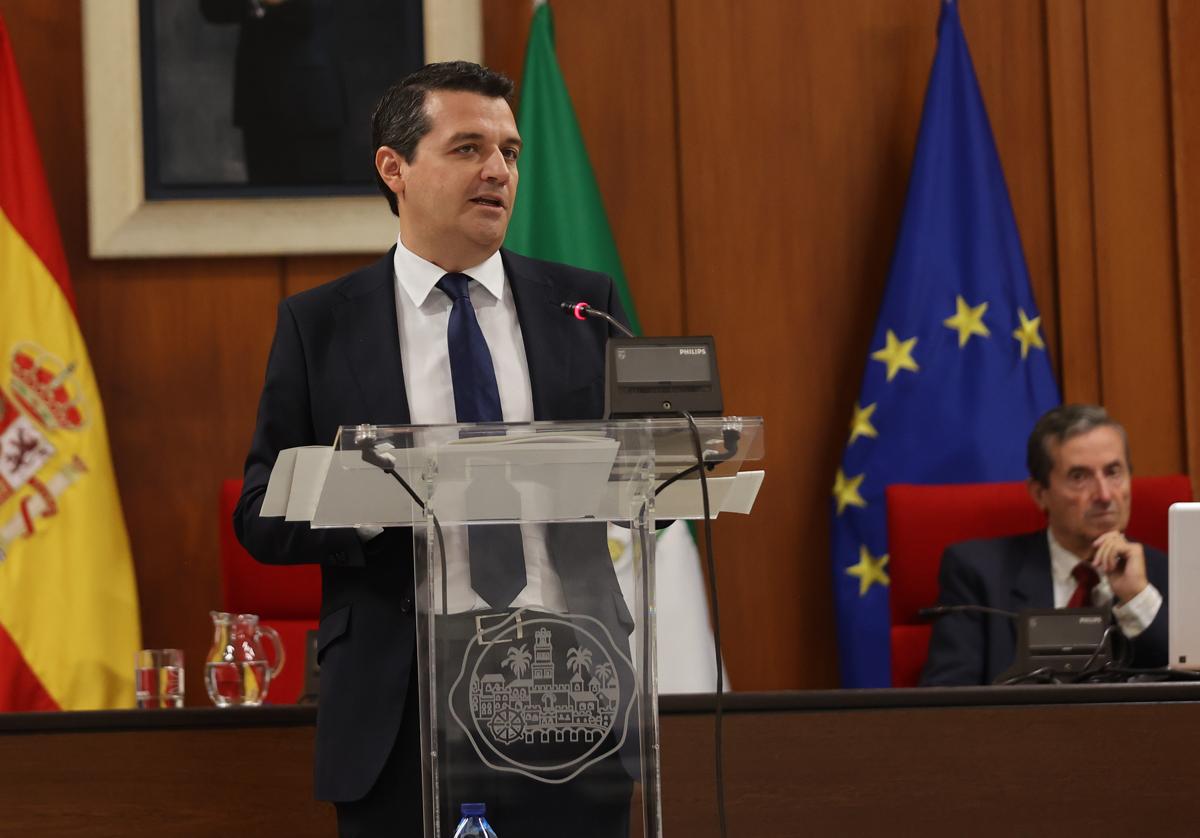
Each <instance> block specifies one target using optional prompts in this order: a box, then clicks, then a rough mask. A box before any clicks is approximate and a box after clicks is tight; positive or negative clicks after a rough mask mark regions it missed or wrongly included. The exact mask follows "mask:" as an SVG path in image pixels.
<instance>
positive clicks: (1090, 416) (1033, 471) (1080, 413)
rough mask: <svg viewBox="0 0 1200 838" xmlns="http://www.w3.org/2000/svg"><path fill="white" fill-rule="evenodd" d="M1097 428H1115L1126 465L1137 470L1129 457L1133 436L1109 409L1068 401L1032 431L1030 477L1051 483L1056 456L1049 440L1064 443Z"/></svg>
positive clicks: (1027, 456)
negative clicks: (1130, 438)
mask: <svg viewBox="0 0 1200 838" xmlns="http://www.w3.org/2000/svg"><path fill="white" fill-rule="evenodd" d="M1096 428H1115V429H1116V431H1117V433H1119V434H1120V435H1121V441H1122V442H1123V443H1124V444H1125V464H1126V465H1127V466H1128V467H1129V470H1130V471H1131V472H1132V471H1133V461H1132V460H1131V459H1130V457H1129V435H1128V434H1126V433H1125V428H1124V427H1123V426H1122V425H1121V423H1120V422H1118V421H1117V420H1116V419H1113V418H1112V417H1111V416H1109V415H1108V411H1106V410H1105V409H1104V408H1102V407H1100V406H1099V405H1095V404H1064V405H1059V406H1058V407H1056V408H1054V409H1053V410H1051V411H1049V412H1048V413H1046V414H1045V415H1044V416H1042V418H1041V419H1038V421H1037V424H1036V425H1034V426H1033V432H1032V433H1030V434H1029V445H1028V447H1027V449H1026V452H1025V464H1026V466H1028V468H1029V476H1030V478H1032V479H1033V480H1036V481H1037V482H1038V483H1040V484H1041V485H1043V486H1049V485H1050V472H1051V471H1053V470H1054V458H1053V457H1052V456H1050V451H1049V449H1048V446H1047V443H1048V442H1049V441H1050V440H1054V441H1055V442H1057V443H1058V444H1059V445H1062V444H1063V443H1064V442H1066V441H1067V440H1068V439H1071V438H1072V437H1077V436H1079V435H1080V434H1086V433H1087V432H1088V431H1094V430H1095V429H1096Z"/></svg>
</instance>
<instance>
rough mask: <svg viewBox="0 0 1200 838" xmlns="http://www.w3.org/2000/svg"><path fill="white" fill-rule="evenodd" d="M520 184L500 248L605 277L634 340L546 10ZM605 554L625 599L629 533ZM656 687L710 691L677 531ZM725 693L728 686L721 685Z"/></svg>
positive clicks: (618, 534) (705, 637)
mask: <svg viewBox="0 0 1200 838" xmlns="http://www.w3.org/2000/svg"><path fill="white" fill-rule="evenodd" d="M517 128H518V129H519V130H520V132H521V140H522V143H523V149H522V151H521V159H520V163H519V167H520V173H521V178H520V185H519V188H518V200H517V204H516V208H515V210H514V211H513V217H512V221H511V223H510V224H509V227H508V237H507V238H506V240H505V242H504V244H505V247H507V248H508V249H510V250H513V251H515V252H517V253H521V254H523V255H525V256H530V257H533V258H535V259H547V260H550V261H553V262H566V263H567V264H570V265H575V266H577V267H580V268H587V269H588V270H593V271H601V272H603V273H606V274H608V275H609V276H611V277H612V278H613V281H614V282H615V283H616V285H617V292H618V293H619V295H620V297H621V303H622V305H624V307H625V312H626V314H628V315H629V321H630V325H631V326H632V327H633V330H634V332H636V333H638V334H641V325H640V323H639V322H638V316H637V310H636V308H635V307H634V304H633V297H632V296H631V295H630V293H629V287H628V286H627V285H626V283H625V273H624V271H622V270H621V259H620V256H618V254H617V245H616V243H615V242H614V241H613V236H612V230H611V228H610V227H609V226H608V217H607V216H606V215H605V213H604V203H603V202H602V201H601V198H600V190H599V189H598V188H597V187H596V177H595V175H594V174H593V172H592V164H591V162H590V161H589V160H588V155H587V148H586V147H585V146H584V143H583V135H582V134H581V133H580V131H579V122H578V120H576V118H575V109H574V108H573V107H572V106H571V96H570V94H569V93H568V92H567V86H566V83H565V82H564V81H563V77H562V73H561V72H560V71H559V68H558V57H557V55H556V53H555V49H554V19H553V17H551V14H550V6H549V5H547V4H545V3H542V4H540V5H539V6H538V8H537V9H536V10H535V11H534V14H533V23H532V24H531V25H530V28H529V46H528V50H527V52H526V55H525V74H524V77H523V79H522V82H521V105H520V114H519V115H518V118H517ZM609 550H610V553H611V554H612V556H613V561H614V563H615V568H616V571H617V578H618V580H619V581H620V583H621V589H622V591H624V593H625V596H626V599H628V600H629V601H630V602H632V601H633V560H632V550H631V549H630V547H629V531H628V530H625V529H622V528H620V527H612V526H610V527H609ZM655 552H656V556H657V565H656V569H657V574H656V577H657V578H656V587H657V594H656V596H657V616H658V685H659V691H660V692H663V693H685V692H712V691H713V690H714V689H715V688H716V683H717V676H716V666H715V657H714V655H713V647H712V642H713V641H712V627H711V626H710V624H709V619H708V604H707V602H706V600H705V596H704V577H703V574H702V573H701V572H700V554H699V552H698V551H697V549H696V542H695V539H694V538H693V537H692V534H691V532H690V530H689V529H688V527H687V525H686V524H685V523H684V522H682V521H678V522H676V523H675V524H673V525H672V526H670V527H668V528H667V529H666V530H663V531H662V532H661V533H659V538H658V543H657V546H656V551H655ZM725 686H726V689H728V688H729V679H728V678H726V679H725Z"/></svg>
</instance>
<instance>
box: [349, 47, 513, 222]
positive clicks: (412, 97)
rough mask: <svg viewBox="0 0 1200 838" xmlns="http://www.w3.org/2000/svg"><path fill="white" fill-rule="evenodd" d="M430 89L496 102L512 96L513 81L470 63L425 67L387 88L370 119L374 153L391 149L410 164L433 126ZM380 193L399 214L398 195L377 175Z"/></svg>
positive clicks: (446, 62) (450, 63) (393, 211)
mask: <svg viewBox="0 0 1200 838" xmlns="http://www.w3.org/2000/svg"><path fill="white" fill-rule="evenodd" d="M431 90H461V91H465V92H467V93H478V94H479V95H481V96H489V97H491V98H494V99H508V97H509V96H511V95H512V90H513V83H512V79H510V78H508V76H505V75H504V74H503V73H497V72H495V71H493V70H489V69H488V68H487V67H481V66H479V65H478V64H474V63H472V62H470V61H443V62H440V63H438V64H426V65H425V66H424V67H422V68H421V69H420V70H417V71H416V72H415V73H410V74H409V75H407V76H405V77H404V78H402V79H401V80H400V81H398V82H396V83H395V84H393V85H392V86H391V87H389V88H388V90H387V92H386V93H384V94H383V98H382V99H380V100H379V104H378V105H376V106H375V113H374V115H373V116H372V117H371V153H372V155H373V154H374V153H375V151H376V149H378V148H379V147H380V146H388V147H389V148H391V149H392V150H393V151H395V152H396V153H397V154H399V155H400V156H401V157H403V158H404V159H405V160H407V161H408V162H409V163H411V162H413V157H414V156H415V155H416V153H417V144H418V143H419V142H421V138H422V137H424V136H425V135H426V134H428V133H429V131H430V129H431V128H432V127H433V126H432V125H431V124H430V122H429V114H428V113H426V112H425V96H426V94H428V93H429V92H430V91H431ZM375 181H376V183H378V184H379V191H380V192H382V193H383V197H385V198H387V201H388V205H389V206H390V207H391V208H392V214H393V215H399V214H400V212H399V210H398V209H397V208H396V195H395V193H393V192H392V190H390V189H388V186H387V184H386V183H384V182H383V178H381V177H380V176H379V172H378V171H377V172H375Z"/></svg>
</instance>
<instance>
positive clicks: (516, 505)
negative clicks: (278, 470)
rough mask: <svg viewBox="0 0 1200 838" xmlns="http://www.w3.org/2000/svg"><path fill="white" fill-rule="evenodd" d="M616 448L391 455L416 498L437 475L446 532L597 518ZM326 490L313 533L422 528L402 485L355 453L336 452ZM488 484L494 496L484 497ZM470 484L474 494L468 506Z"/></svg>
mask: <svg viewBox="0 0 1200 838" xmlns="http://www.w3.org/2000/svg"><path fill="white" fill-rule="evenodd" d="M618 448H619V444H618V443H617V441H616V440H614V439H611V438H609V437H607V436H601V435H596V436H584V435H579V434H576V435H562V434H527V435H508V436H503V437H491V438H480V437H471V438H464V439H451V440H448V441H446V442H445V443H443V444H441V445H437V446H429V447H422V448H392V449H390V450H389V451H388V452H387V453H388V454H389V455H390V456H391V457H392V458H393V459H394V460H395V471H396V473H397V474H398V475H399V476H401V477H402V478H404V480H405V481H406V482H407V483H408V484H409V485H410V486H412V487H413V488H414V489H415V490H417V491H420V484H421V480H422V476H423V475H424V474H425V473H426V472H427V471H429V470H431V469H432V470H435V471H436V474H437V478H436V480H435V483H434V494H433V497H432V503H433V508H434V509H435V510H436V512H437V516H438V518H439V519H440V520H441V521H442V523H446V524H449V523H456V522H464V521H555V520H559V521H561V520H572V519H578V518H586V517H595V516H596V515H597V514H598V512H599V509H600V506H601V502H602V500H603V497H604V491H605V488H606V487H607V485H608V477H609V475H610V474H611V473H612V468H613V462H614V461H615V459H616V456H617V450H618ZM298 479H299V477H297V478H296V480H298ZM296 480H294V481H293V482H296ZM323 482H324V485H323V487H321V491H320V496H319V498H318V499H317V501H316V504H315V507H314V509H313V510H312V515H311V520H312V523H313V526H316V527H344V526H355V525H361V524H382V525H385V526H396V525H400V526H403V525H409V524H413V523H418V522H421V521H423V520H424V518H423V513H422V512H421V510H420V508H419V507H418V506H417V505H416V504H415V503H413V502H412V500H411V498H410V497H409V496H408V493H407V492H405V491H404V489H403V487H401V486H400V485H399V483H398V481H396V480H395V479H394V478H393V477H391V476H390V475H388V474H386V473H384V472H383V471H381V470H380V469H379V468H377V467H376V466H374V465H372V464H370V463H367V462H365V461H364V460H363V459H362V457H361V455H360V454H359V452H358V451H337V452H334V453H333V456H332V459H331V461H330V463H329V468H328V471H327V473H326V474H324V475H323ZM488 482H493V483H494V484H495V485H496V487H497V490H496V491H494V492H491V491H487V489H486V485H487V483H488ZM472 483H475V491H474V492H473V494H472V497H471V498H470V500H469V502H468V487H469V486H471V485H472ZM480 485H482V486H484V487H485V488H484V489H483V491H480V490H479V486H480Z"/></svg>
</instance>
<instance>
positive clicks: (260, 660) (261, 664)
mask: <svg viewBox="0 0 1200 838" xmlns="http://www.w3.org/2000/svg"><path fill="white" fill-rule="evenodd" d="M208 614H209V616H210V617H212V621H213V645H212V648H211V649H209V651H208V658H207V660H206V662H205V664H204V686H205V687H206V688H207V689H208V697H209V698H210V699H212V702H213V704H215V705H217V706H218V707H236V706H251V707H255V706H258V705H259V704H262V703H263V699H265V698H266V697H267V690H268V688H269V687H270V686H271V679H272V678H274V677H275V676H277V675H278V674H279V672H280V670H282V669H283V643H282V642H281V641H280V639H279V634H278V633H277V632H276V631H275V629H273V628H271V627H270V626H260V625H259V624H258V615H256V614H228V613H226V612H224V611H210V612H208ZM264 637H265V638H267V639H268V640H270V641H271V644H272V645H273V646H274V647H275V665H274V666H273V667H272V666H271V664H270V662H269V661H268V660H267V655H266V653H265V652H264V651H263V645H262V638H264Z"/></svg>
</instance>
